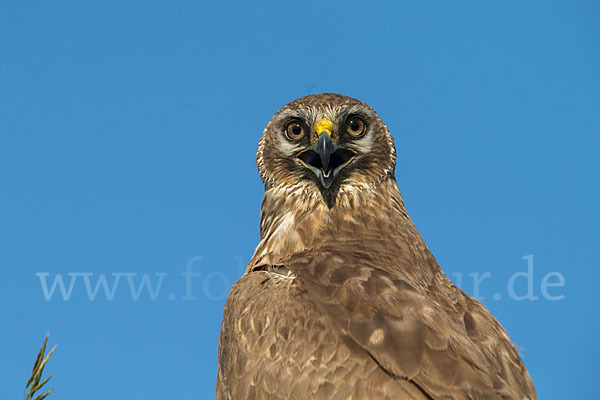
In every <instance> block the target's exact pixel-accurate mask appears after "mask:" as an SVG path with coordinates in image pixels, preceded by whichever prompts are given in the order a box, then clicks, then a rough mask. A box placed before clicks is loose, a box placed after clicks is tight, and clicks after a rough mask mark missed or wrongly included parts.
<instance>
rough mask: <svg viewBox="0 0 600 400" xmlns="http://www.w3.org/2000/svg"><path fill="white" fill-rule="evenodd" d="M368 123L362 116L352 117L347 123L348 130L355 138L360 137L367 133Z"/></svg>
mask: <svg viewBox="0 0 600 400" xmlns="http://www.w3.org/2000/svg"><path fill="white" fill-rule="evenodd" d="M366 127H367V124H365V121H364V120H363V119H362V118H360V117H352V118H350V120H348V124H347V125H346V132H347V133H348V135H350V136H352V137H353V138H359V137H361V136H362V135H364V134H365V131H366Z"/></svg>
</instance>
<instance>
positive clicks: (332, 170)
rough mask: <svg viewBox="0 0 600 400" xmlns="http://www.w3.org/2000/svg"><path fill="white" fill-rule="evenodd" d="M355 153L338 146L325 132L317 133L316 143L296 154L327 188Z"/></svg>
mask: <svg viewBox="0 0 600 400" xmlns="http://www.w3.org/2000/svg"><path fill="white" fill-rule="evenodd" d="M355 155H356V153H355V152H354V151H352V150H348V149H343V148H340V147H339V146H338V145H336V144H334V143H333V142H332V141H331V137H330V136H329V134H328V133H327V132H323V133H321V134H320V135H319V140H318V141H317V143H316V144H315V145H314V146H313V147H311V148H309V149H307V150H304V151H303V152H302V153H300V154H299V155H298V158H299V159H300V162H301V163H302V164H303V165H304V166H305V167H306V168H308V169H310V170H311V171H312V172H313V173H314V174H315V175H316V176H317V178H318V179H319V181H320V182H321V184H322V185H323V187H324V188H325V189H329V187H330V186H331V184H332V183H333V179H334V178H335V177H336V176H337V174H338V173H339V172H340V171H341V170H342V168H344V167H345V166H346V165H348V163H349V162H350V160H352V159H353V158H354V156H355Z"/></svg>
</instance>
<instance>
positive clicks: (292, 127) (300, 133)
mask: <svg viewBox="0 0 600 400" xmlns="http://www.w3.org/2000/svg"><path fill="white" fill-rule="evenodd" d="M285 136H286V137H287V138H288V139H289V140H291V141H293V142H297V141H299V140H300V139H302V138H303V137H304V127H303V126H302V124H300V122H299V121H292V122H290V123H288V124H287V126H286V127H285Z"/></svg>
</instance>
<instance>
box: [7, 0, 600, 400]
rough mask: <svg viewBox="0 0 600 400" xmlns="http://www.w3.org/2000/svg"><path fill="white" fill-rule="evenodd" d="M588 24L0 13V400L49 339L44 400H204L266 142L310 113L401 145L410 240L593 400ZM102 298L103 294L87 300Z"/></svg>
mask: <svg viewBox="0 0 600 400" xmlns="http://www.w3.org/2000/svg"><path fill="white" fill-rule="evenodd" d="M599 18H600V3H598V2H594V1H577V2H559V1H528V2H520V1H503V2H482V1H463V2H452V4H451V2H429V1H414V2H388V3H385V2H372V3H369V2H352V1H345V2H341V1H340V2H324V3H323V4H321V3H320V2H311V1H307V2H302V3H299V2H288V1H278V2H276V1H270V2H245V3H241V2H240V3H216V2H215V3H206V4H205V3H203V2H199V1H182V2H177V3H176V4H175V3H171V2H169V3H167V2H160V3H159V2H153V1H125V2H124V1H102V2H82V1H70V2H67V1H65V2H30V1H20V2H8V1H0V171H1V172H0V190H1V191H0V317H1V318H2V324H0V340H1V343H2V347H3V348H2V352H1V354H2V355H1V356H0V377H1V378H0V381H1V382H2V384H1V385H0V397H2V398H6V399H9V398H10V399H12V398H19V396H21V395H22V391H23V386H24V384H25V381H26V378H27V376H28V373H29V371H30V368H31V366H32V364H33V361H34V357H35V353H36V352H37V350H38V348H39V345H40V343H41V341H42V339H43V336H44V334H45V333H46V332H47V331H49V332H50V343H51V344H58V348H57V350H56V352H55V355H54V356H53V359H52V360H51V361H50V362H49V364H48V366H47V370H48V372H49V373H52V374H53V375H54V378H53V379H52V384H53V385H54V386H56V392H55V393H54V394H53V395H52V397H54V398H57V399H59V398H63V399H75V398H87V399H90V400H94V399H105V398H123V399H125V398H127V399H163V398H170V399H179V400H187V399H204V398H211V397H214V385H215V377H216V371H217V351H216V349H217V342H218V334H219V327H220V320H221V313H222V309H223V305H224V302H225V296H226V294H227V291H228V289H229V287H230V286H231V285H232V284H233V283H234V282H235V280H236V279H237V278H238V277H239V276H240V274H241V270H243V268H244V266H245V264H246V263H247V262H248V260H249V259H250V257H251V255H252V253H253V251H254V247H255V246H256V244H257V242H258V223H259V209H260V203H261V199H262V191H263V188H262V185H261V183H260V180H259V177H258V173H257V171H256V167H255V165H254V161H255V150H256V145H257V142H258V139H259V137H260V134H261V133H262V130H263V129H264V126H265V125H266V123H267V121H268V119H269V118H270V117H271V115H272V114H273V113H274V112H275V111H276V110H277V109H279V108H280V107H281V106H283V105H284V104H285V103H287V102H288V101H290V100H293V99H294V98H297V97H300V96H303V95H306V94H309V93H317V92H338V93H342V94H347V95H350V96H353V97H357V98H359V99H361V100H363V101H365V102H367V103H368V104H370V105H371V106H372V107H374V108H375V109H376V110H377V111H378V113H379V114H380V116H381V117H382V119H383V120H384V122H385V123H386V124H387V125H388V126H389V128H390V129H391V132H392V134H393V135H394V136H395V138H396V144H397V147H398V165H397V170H396V173H397V180H398V184H399V186H400V189H401V191H402V193H403V195H404V198H405V201H406V205H407V208H408V210H409V213H410V214H411V216H412V218H413V221H414V222H415V224H416V226H417V227H418V229H419V230H420V232H421V234H422V235H423V237H424V239H425V241H426V242H427V243H428V245H429V247H430V248H431V250H432V251H433V253H434V254H435V256H436V258H437V259H438V261H439V262H440V264H441V265H442V267H443V268H444V270H445V271H446V272H447V273H448V275H449V276H450V277H452V279H454V280H455V281H459V280H462V286H463V288H464V289H465V290H466V291H468V292H469V293H471V294H477V295H478V296H479V297H483V300H482V301H483V303H484V304H485V305H486V306H487V307H488V308H489V309H490V311H492V313H493V314H494V315H495V316H496V317H497V318H498V319H499V321H500V322H501V323H502V324H503V325H504V326H505V328H506V329H507V331H508V332H509V334H510V336H511V338H512V339H513V341H514V342H515V343H516V344H517V345H518V346H519V347H520V348H521V353H522V357H523V360H524V361H525V364H526V365H527V367H528V369H529V371H530V373H531V375H532V377H533V380H534V382H535V384H536V387H537V390H538V394H539V396H540V398H542V399H564V398H585V397H589V396H591V395H592V393H595V392H596V390H595V386H596V385H595V383H596V382H597V381H598V379H600V373H599V372H598V371H599V370H598V368H597V364H596V360H597V359H598V357H599V356H600V349H599V347H598V346H597V339H598V337H599V336H600V313H599V312H598V306H599V301H598V295H597V284H598V279H599V278H600V273H599V268H598V267H599V265H598V259H599V258H600V252H599V250H598V242H599V240H600V235H599V233H598V226H599V224H600V213H599V212H598V208H597V202H598V200H597V198H598V195H599V194H600V190H599V188H598V171H599V170H600V168H599V167H600V161H599V160H598V144H599V143H598V142H599V139H598V136H599V133H600V118H599V116H600V74H599V73H598V71H600V51H599V49H600V25H598V23H597V21H598V20H599ZM530 255H532V256H533V258H531V257H530V258H525V259H524V258H523V257H529V256H530ZM529 264H530V265H529ZM529 267H531V268H532V269H531V271H530V272H531V273H530V274H529V275H528V276H523V275H520V276H519V275H516V278H514V279H513V280H512V286H511V285H510V282H511V277H514V276H515V274H518V273H519V272H522V273H523V274H524V273H525V272H527V271H528V268H529ZM186 270H187V271H189V272H191V273H193V274H197V275H198V276H192V275H189V278H187V281H186V278H185V277H184V276H182V274H184V273H185V272H186ZM486 273H487V274H489V275H486ZM552 273H554V274H553V275H551V276H550V277H548V278H546V284H548V283H550V284H554V285H555V286H550V287H548V286H547V287H546V292H542V283H543V281H544V278H545V277H546V276H547V275H548V274H552ZM69 274H71V275H69ZM470 274H471V275H470ZM473 274H476V275H473ZM558 274H560V276H562V278H563V279H564V283H563V284H562V285H560V283H561V280H560V277H559V275H558ZM102 277H105V278H106V280H107V283H108V285H107V287H108V288H109V289H110V288H114V293H112V296H111V293H110V290H109V293H108V294H107V293H105V292H104V290H103V288H102V287H101V286H100V287H99V290H98V292H97V293H95V295H96V296H95V297H94V296H92V295H93V294H94V293H93V292H94V289H95V287H96V286H95V285H96V283H97V282H98V280H99V279H101V278H102ZM144 277H146V278H145V279H147V283H150V284H151V286H152V289H153V290H151V291H148V290H147V289H148V286H143V287H142V289H141V291H139V290H140V289H139V288H140V284H141V283H142V282H143V279H144ZM482 277H483V280H481V283H480V284H479V287H478V288H477V287H476V286H475V285H474V283H473V281H474V280H480V279H481V278H482ZM58 278H61V279H62V280H63V283H64V285H65V291H66V292H68V289H69V284H70V282H71V279H72V280H73V281H72V282H73V287H72V291H71V292H70V295H69V296H63V294H62V292H61V291H60V287H59V286H56V287H55V291H54V292H53V293H52V294H51V293H50V289H51V287H52V284H53V283H54V282H57V281H55V280H56V279H58ZM529 278H531V279H529ZM117 279H118V284H116V285H115V286H112V285H113V284H114V283H115V281H116V280H117ZM44 282H45V283H46V284H47V291H46V292H44V287H43V283H44ZM86 282H88V283H89V287H88V288H86V285H85V284H86ZM158 283H160V287H159V286H158ZM529 284H530V285H531V289H532V290H533V292H532V293H531V297H537V299H536V300H531V299H525V300H519V297H518V296H521V297H523V296H525V295H526V294H527V290H528V285H529ZM130 285H131V286H130ZM132 288H133V291H132ZM88 289H89V291H90V292H89V293H88ZM511 289H512V292H511V291H510V290H511ZM138 291H139V292H138ZM475 291H477V293H475ZM511 293H512V295H511ZM544 293H545V294H546V295H547V296H545V295H544ZM67 294H68V293H67ZM136 295H137V296H136ZM561 296H564V297H561ZM67 297H68V298H67ZM92 297H93V299H92ZM110 297H111V298H112V300H109V298H110ZM557 297H558V298H559V299H556V298H557ZM552 299H554V300H552ZM590 343H592V344H590ZM592 390H593V391H592Z"/></svg>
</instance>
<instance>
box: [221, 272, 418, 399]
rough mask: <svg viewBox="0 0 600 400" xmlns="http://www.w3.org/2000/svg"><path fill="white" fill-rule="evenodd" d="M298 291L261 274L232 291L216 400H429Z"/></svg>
mask: <svg viewBox="0 0 600 400" xmlns="http://www.w3.org/2000/svg"><path fill="white" fill-rule="evenodd" d="M297 283H298V278H295V279H293V278H288V277H283V276H281V275H279V274H276V273H273V272H264V271H260V272H252V273H249V274H247V275H245V276H243V277H242V278H241V279H240V280H239V281H238V282H237V283H236V284H235V285H234V287H233V288H232V290H231V293H230V294H229V297H228V298H227V303H226V306H225V312H224V315H223V322H222V327H221V338H220V341H219V372H218V378H217V399H307V398H310V399H348V398H353V399H383V400H384V399H414V400H426V399H427V397H426V396H424V395H423V393H422V392H421V390H420V389H418V388H417V387H416V386H415V385H414V384H412V383H410V382H408V381H407V380H403V379H400V380H398V379H394V378H393V377H391V376H390V375H388V374H387V373H386V372H385V371H384V370H383V369H382V368H380V366H379V365H378V364H377V362H376V361H375V360H373V359H372V358H371V357H370V356H369V354H368V353H367V352H365V351H364V350H363V349H361V347H360V346H358V345H357V344H356V342H354V341H353V340H350V338H349V337H348V336H347V335H343V334H342V332H341V330H340V329H338V328H337V325H336V321H335V319H334V318H332V316H331V315H329V314H326V313H323V312H322V311H321V310H320V309H318V308H316V307H315V302H313V301H309V297H310V296H312V294H311V293H308V292H305V291H303V290H301V289H299V286H298V284H297Z"/></svg>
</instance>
